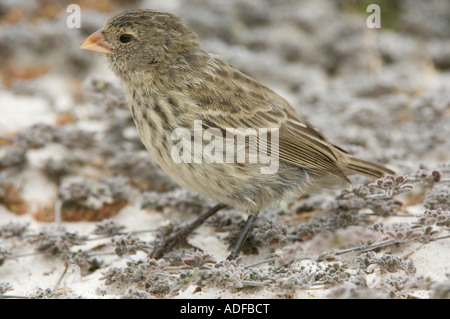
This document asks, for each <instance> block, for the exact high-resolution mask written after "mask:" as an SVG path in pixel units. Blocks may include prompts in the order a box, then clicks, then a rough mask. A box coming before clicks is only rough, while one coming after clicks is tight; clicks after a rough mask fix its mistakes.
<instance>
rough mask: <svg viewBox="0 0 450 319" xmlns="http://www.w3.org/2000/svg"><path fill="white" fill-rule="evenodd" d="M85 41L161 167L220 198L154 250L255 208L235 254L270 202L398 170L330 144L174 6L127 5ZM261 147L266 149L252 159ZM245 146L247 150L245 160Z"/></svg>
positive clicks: (178, 179) (157, 251)
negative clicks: (216, 51)
mask: <svg viewBox="0 0 450 319" xmlns="http://www.w3.org/2000/svg"><path fill="white" fill-rule="evenodd" d="M80 47H81V48H82V49H86V50H92V51H97V52H101V53H103V54H104V55H105V56H106V58H107V60H108V62H109V65H110V67H111V68H112V70H113V71H114V72H115V74H116V75H117V76H118V77H119V78H120V79H121V80H122V81H123V83H124V90H125V96H126V99H127V102H128V105H129V107H130V109H131V113H132V115H133V119H134V121H135V123H136V126H137V130H138V132H139V136H140V138H141V140H142V142H143V143H144V145H145V146H146V148H147V149H148V151H149V152H150V153H151V155H152V156H153V158H154V159H155V160H156V161H157V162H158V163H159V165H160V166H161V167H162V169H163V170H164V171H165V172H166V173H167V174H168V175H170V176H171V177H172V178H173V179H174V180H175V181H176V182H178V183H179V184H180V185H182V186H184V187H188V188H191V189H193V190H195V191H197V192H198V193H200V194H203V195H205V196H208V197H211V198H213V199H215V200H217V201H218V202H219V203H220V204H219V205H217V206H215V207H214V208H212V209H211V210H209V211H208V212H206V213H205V214H203V215H201V216H200V217H199V219H197V220H196V221H194V222H193V223H191V224H189V225H188V226H186V227H185V228H183V229H181V231H180V232H179V233H178V234H176V235H174V236H172V237H170V238H169V239H167V240H166V241H165V242H164V243H162V244H161V245H159V246H158V247H157V248H155V250H154V251H153V257H155V258H159V257H161V256H162V254H163V252H164V251H165V250H168V249H170V248H172V247H173V246H174V245H175V243H177V242H178V241H181V240H183V239H186V236H187V235H188V234H189V232H191V231H192V230H193V229H194V228H195V227H197V226H199V225H200V224H201V223H202V222H203V221H204V220H205V219H206V218H208V217H209V216H210V215H212V214H214V213H215V212H216V211H218V210H219V209H221V208H223V207H225V206H232V207H236V208H239V209H241V210H243V211H245V212H247V213H248V214H249V217H248V219H247V223H246V226H245V227H244V230H243V231H242V233H241V236H240V238H239V240H238V242H237V244H236V246H235V248H234V250H233V252H232V253H231V255H230V256H229V259H234V258H236V257H237V256H238V255H239V252H240V249H241V247H242V245H243V243H244V241H245V239H246V238H247V235H248V234H249V232H250V231H251V228H252V225H253V222H254V220H255V219H256V215H257V214H258V212H259V211H260V210H261V209H262V208H264V207H266V206H267V205H269V204H272V203H274V202H278V201H280V200H286V199H294V198H298V197H300V196H302V195H305V194H308V193H310V192H311V191H313V189H314V188H321V187H332V186H336V185H338V186H343V185H345V184H347V183H350V181H349V179H348V178H347V176H348V175H352V174H359V175H364V176H367V177H370V178H378V177H381V176H383V175H384V174H393V172H392V171H391V170H389V169H387V168H385V167H383V166H380V165H377V164H373V163H370V162H366V161H363V160H359V159H356V158H354V157H352V156H351V155H349V154H348V153H347V152H346V151H345V150H343V149H342V148H340V147H338V146H336V145H334V144H332V143H330V142H329V141H328V140H327V139H326V138H325V136H324V135H323V134H322V133H320V132H319V131H317V130H316V129H315V128H314V127H313V126H312V125H311V124H310V123H308V122H306V121H305V120H303V119H302V118H300V117H299V116H298V115H297V114H296V112H295V111H294V109H293V108H292V107H291V106H290V105H289V103H288V102H287V101H286V100H285V99H284V98H282V97H281V96H279V95H278V94H276V93H275V92H273V91H272V90H270V89H268V88H267V87H265V86H264V85H262V84H260V83H258V82H257V81H255V80H254V79H252V78H251V77H249V76H247V75H245V74H243V73H242V72H240V71H239V70H237V69H236V68H234V67H233V66H231V65H229V64H228V63H227V62H225V61H224V60H222V59H221V58H220V57H219V56H216V55H213V54H209V53H207V52H205V51H203V50H202V49H201V48H200V46H199V42H198V38H197V36H196V34H194V33H193V32H192V31H191V30H189V29H188V28H187V27H185V26H184V25H183V24H182V23H181V21H180V19H179V18H178V17H176V16H175V15H172V14H169V13H164V12H157V11H152V10H133V11H126V12H123V13H120V14H118V15H116V16H113V17H112V18H110V19H109V20H108V22H107V23H106V25H105V27H104V28H103V29H101V30H99V31H97V32H95V33H94V34H92V35H91V36H89V37H88V38H87V39H86V40H85V41H84V42H83V43H82V44H81V46H80ZM177 129H180V130H179V131H177ZM233 129H234V130H233ZM238 129H241V130H238ZM247 129H249V130H247ZM252 129H253V130H252ZM243 132H244V133H243ZM258 132H259V133H261V132H262V133H263V134H258ZM228 133H229V134H228ZM264 133H266V134H264ZM242 136H244V141H245V142H248V143H244V144H242V143H241V144H239V143H237V148H233V150H234V153H233V152H231V151H230V154H231V155H230V156H228V155H229V153H227V154H226V155H227V156H226V159H225V156H221V154H219V153H220V152H219V151H222V152H223V153H225V150H227V151H228V150H229V149H228V148H227V147H228V146H229V145H232V147H234V144H235V143H236V141H238V140H239V137H242ZM199 139H201V140H200V142H199ZM210 141H213V142H210ZM218 141H219V142H218ZM239 141H241V142H242V139H240V140H239ZM198 142H199V143H198ZM263 142H264V143H263ZM242 145H243V147H242ZM208 147H209V148H208ZM211 149H213V150H214V152H212V151H211ZM255 150H256V151H259V152H260V153H261V154H263V153H264V154H265V157H264V156H260V157H259V159H260V160H259V161H258V160H255V156H253V155H255V154H254V153H255ZM181 151H183V152H181ZM239 152H241V154H242V153H243V154H244V155H243V157H241V158H240V160H239V158H238V157H239V154H238V153H239ZM180 153H183V154H182V156H180ZM186 155H187V156H186ZM191 155H192V156H191ZM257 155H260V154H257ZM256 159H258V156H256ZM263 159H265V161H264V160H263ZM268 160H270V161H271V162H270V165H271V166H270V168H271V169H272V170H269V169H268V168H269V161H268ZM272 164H273V165H272ZM264 169H266V171H264Z"/></svg>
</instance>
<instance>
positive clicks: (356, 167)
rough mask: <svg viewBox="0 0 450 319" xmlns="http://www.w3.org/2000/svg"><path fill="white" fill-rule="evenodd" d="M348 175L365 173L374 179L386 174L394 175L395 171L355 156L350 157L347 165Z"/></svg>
mask: <svg viewBox="0 0 450 319" xmlns="http://www.w3.org/2000/svg"><path fill="white" fill-rule="evenodd" d="M345 173H346V175H354V174H357V175H363V176H366V177H369V178H372V179H376V178H380V177H383V176H384V175H394V174H395V172H394V171H393V170H390V169H389V168H386V167H384V166H382V165H378V164H375V163H372V162H368V161H364V160H361V159H359V158H355V157H351V156H349V157H348V162H347V165H346V167H345Z"/></svg>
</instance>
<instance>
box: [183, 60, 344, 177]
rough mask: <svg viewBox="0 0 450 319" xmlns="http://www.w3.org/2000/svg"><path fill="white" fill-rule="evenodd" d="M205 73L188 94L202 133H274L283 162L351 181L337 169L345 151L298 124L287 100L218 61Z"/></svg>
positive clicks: (308, 127)
mask: <svg viewBox="0 0 450 319" xmlns="http://www.w3.org/2000/svg"><path fill="white" fill-rule="evenodd" d="M206 74H207V76H206V80H204V81H201V82H198V83H196V84H195V85H192V86H191V90H190V97H191V98H192V99H194V101H195V103H196V104H197V105H198V108H197V109H198V116H199V117H200V119H201V120H202V123H203V126H204V127H205V128H206V127H208V128H218V129H220V130H221V131H222V132H225V131H226V130H227V129H229V128H235V129H244V130H245V129H248V128H254V129H259V128H267V129H271V128H272V129H278V133H279V148H278V150H279V159H280V160H281V161H284V162H287V163H290V164H292V165H296V166H299V167H302V168H306V169H308V170H310V171H312V172H316V173H318V174H319V175H326V174H331V175H334V176H337V177H339V178H341V179H343V180H345V181H347V182H348V181H349V180H348V179H347V177H346V176H345V174H344V173H343V172H342V170H341V169H340V168H339V166H338V164H339V159H340V158H341V157H342V155H343V154H342V152H343V150H341V149H339V148H337V147H335V146H334V145H333V144H331V143H330V142H328V140H327V139H326V138H325V136H324V135H322V134H321V133H320V132H318V131H317V130H316V129H315V128H314V127H313V126H312V125H311V124H309V123H308V122H306V121H305V120H302V119H300V118H299V117H298V116H297V114H296V112H295V110H294V109H293V108H292V107H291V106H290V105H289V103H288V102H287V101H286V100H285V99H283V98H282V97H280V96H279V95H278V94H276V93H275V92H273V91H272V90H270V89H268V88H267V87H265V86H263V85H261V84H259V83H258V82H256V81H255V80H253V79H252V78H250V77H248V76H247V75H245V74H243V73H241V72H240V71H239V70H237V69H235V68H234V67H232V66H230V65H228V64H226V62H223V61H222V60H220V59H217V58H215V59H214V61H213V63H210V66H209V69H208V70H207V71H206ZM269 142H270V141H269ZM344 152H345V151H344Z"/></svg>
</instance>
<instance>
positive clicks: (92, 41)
mask: <svg viewBox="0 0 450 319" xmlns="http://www.w3.org/2000/svg"><path fill="white" fill-rule="evenodd" d="M80 49H84V50H90V51H95V52H100V53H107V54H111V53H112V48H111V45H110V44H109V42H108V41H106V39H105V37H104V36H103V29H100V30H98V31H97V32H94V33H93V34H91V35H90V36H89V37H88V38H87V39H86V40H84V42H83V43H81V45H80Z"/></svg>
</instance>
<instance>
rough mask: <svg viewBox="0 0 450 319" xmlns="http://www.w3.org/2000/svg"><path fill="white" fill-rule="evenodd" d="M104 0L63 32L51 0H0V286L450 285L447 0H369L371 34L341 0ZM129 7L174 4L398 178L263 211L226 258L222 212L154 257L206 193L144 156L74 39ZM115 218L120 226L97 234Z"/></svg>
mask: <svg viewBox="0 0 450 319" xmlns="http://www.w3.org/2000/svg"><path fill="white" fill-rule="evenodd" d="M75 2H76V1H75ZM103 3H104V6H101V5H95V4H88V3H87V2H86V1H79V4H80V7H81V9H82V18H83V20H82V21H83V22H82V28H81V29H75V30H74V29H68V28H67V27H66V26H65V22H66V17H67V13H65V8H66V6H67V4H65V3H64V2H63V1H62V2H59V3H56V4H55V3H52V2H49V3H47V4H46V5H42V4H41V3H40V2H39V1H35V2H33V1H31V2H27V1H19V2H17V3H15V4H11V3H10V2H9V1H0V8H4V10H2V12H4V13H2V16H0V59H1V61H5V62H2V63H1V68H0V75H2V79H3V84H2V85H1V86H0V112H1V113H0V114H1V116H0V296H5V297H7V296H21V297H29V298H188V299H193V298H448V297H449V296H450V278H449V274H450V269H449V267H450V266H449V265H450V240H449V239H448V238H447V237H448V235H449V233H448V229H449V221H450V213H449V209H450V182H449V181H450V162H449V161H450V151H449V150H450V139H449V136H450V127H449V125H448V123H449V122H450V84H449V83H450V73H449V67H450V55H449V54H448V52H450V42H449V39H448V34H449V32H450V25H449V23H448V21H450V18H449V17H450V5H449V4H448V3H446V2H445V1H431V2H430V5H429V6H426V7H422V4H421V5H419V4H415V6H414V8H413V7H412V5H413V4H412V3H413V2H412V1H405V2H404V3H403V4H402V5H399V6H395V5H393V6H389V7H387V6H385V7H382V10H383V11H382V12H383V16H382V18H383V20H382V21H383V25H382V28H381V29H378V30H372V29H368V28H367V26H366V25H365V23H366V17H367V13H366V12H365V8H362V7H360V6H359V5H356V4H355V3H354V2H352V1H340V2H336V3H334V2H328V1H287V2H286V3H284V4H283V5H275V4H271V1H264V4H259V5H257V4H256V3H254V2H252V1H238V0H233V1H227V2H215V1H212V0H211V1H194V0H192V1H183V2H181V1H169V2H168V1H150V0H149V1H142V2H141V1H129V2H128V3H127V4H121V5H118V4H117V3H116V2H115V1H104V2H103ZM130 7H131V8H138V7H147V8H156V9H159V10H167V11H171V12H173V13H176V14H178V15H180V16H182V17H183V19H184V21H185V22H186V23H187V24H188V25H189V26H190V27H191V28H193V29H194V30H195V31H196V32H197V33H198V34H199V38H200V39H201V43H202V46H203V47H204V49H205V50H206V51H209V52H214V53H216V54H220V55H222V56H223V57H224V58H225V59H226V60H228V61H229V62H231V63H232V64H233V65H235V66H236V67H238V68H240V69H242V70H243V71H244V72H246V73H248V74H250V75H252V76H253V77H254V78H256V79H257V80H259V81H261V82H262V83H264V84H266V85H267V86H269V87H271V88H273V89H274V90H275V91H276V92H277V93H279V94H281V95H282V96H284V97H285V98H286V99H287V100H288V101H290V102H291V103H292V105H293V106H294V107H295V108H296V110H297V111H298V113H299V114H301V115H302V116H305V117H306V118H307V119H308V120H309V121H310V122H312V123H313V124H314V125H316V126H317V127H318V128H319V129H321V130H322V131H324V132H325V134H326V135H327V136H328V137H329V138H330V139H331V140H333V141H336V142H337V144H339V145H342V146H343V147H344V148H346V149H347V150H349V151H350V152H352V153H354V154H356V155H358V156H359V157H362V158H366V159H368V160H373V161H376V162H380V163H382V164H385V165H388V166H389V167H391V168H393V169H395V170H396V171H397V172H398V174H399V176H400V177H398V178H400V179H395V178H394V179H393V181H394V182H392V183H390V184H389V185H388V184H383V182H386V180H383V181H380V184H379V185H378V186H373V187H371V188H369V187H367V184H368V183H370V181H367V180H364V179H362V178H355V179H354V187H353V190H351V191H349V190H347V191H345V190H342V191H341V190H336V191H324V193H322V194H315V195H311V196H309V197H308V198H303V199H299V200H296V201H292V202H289V203H281V204H280V205H278V206H276V207H272V208H268V209H266V210H265V211H263V212H261V215H260V224H258V226H257V227H256V229H255V230H254V236H253V237H252V238H251V241H250V244H249V246H248V247H247V251H244V253H247V254H244V256H243V258H242V260H239V261H238V262H235V263H229V262H226V261H225V259H226V257H227V255H228V254H229V246H230V245H232V242H233V238H234V237H233V236H236V234H235V233H236V231H237V230H238V229H240V227H242V223H243V221H244V218H245V216H244V215H243V214H242V213H241V212H238V211H235V210H232V209H231V210H228V211H225V212H223V213H220V214H219V215H218V217H217V218H215V219H212V220H211V221H210V222H209V223H207V224H206V225H203V226H202V227H200V228H199V229H198V230H197V231H196V233H195V234H194V235H192V236H191V237H190V238H189V244H190V246H186V247H183V248H180V249H178V250H176V251H175V252H173V253H171V254H169V255H166V256H164V259H163V261H161V260H160V261H155V260H151V259H149V258H148V252H149V251H151V247H152V245H153V241H154V240H155V239H156V240H157V241H158V240H160V238H161V237H164V236H167V235H168V234H170V233H171V231H172V230H173V228H176V227H177V226H179V225H180V224H182V223H185V222H189V221H191V220H193V219H194V218H195V216H196V215H198V214H199V213H200V212H201V211H203V210H204V209H206V208H207V207H210V206H211V205H213V204H214V203H213V202H211V201H209V200H207V199H204V198H201V197H199V196H197V195H196V194H194V193H191V192H188V191H185V190H182V189H180V188H178V187H177V186H176V185H175V184H173V182H171V181H170V179H169V178H168V177H166V176H165V174H164V173H163V172H162V171H161V170H160V169H159V168H158V167H157V165H156V164H155V163H154V161H153V160H152V159H151V158H150V156H149V155H148V154H147V152H146V151H145V149H144V148H143V146H142V145H141V144H140V141H139V138H138V136H137V134H136V130H135V128H134V124H133V122H132V120H131V115H130V114H129V111H128V109H127V106H126V105H125V103H124V100H123V94H122V91H121V86H120V83H119V82H118V80H117V79H116V77H115V76H114V74H112V73H111V72H110V71H109V70H108V69H107V67H106V63H105V61H104V60H103V59H102V58H101V57H100V56H99V55H96V54H94V53H89V52H82V51H81V50H79V49H78V48H77V46H78V44H79V43H80V42H81V40H82V39H83V38H85V37H86V36H87V35H88V34H90V33H91V32H93V31H95V30H96V29H98V28H100V27H101V26H102V24H103V23H104V22H105V21H106V19H107V18H108V17H109V16H110V15H112V14H113V13H114V12H118V11H121V10H123V9H125V8H130ZM417 12H421V15H417ZM325 21H326V23H325ZM30 30H33V31H31V32H28V31H30ZM418 30H419V31H418ZM108 178H109V179H108ZM388 182H389V181H388ZM363 184H365V185H366V186H363ZM405 185H406V186H405ZM403 186H405V187H403ZM406 188H408V189H407V190H410V191H408V192H407V191H406V190H405V189H406ZM411 189H412V190H411ZM397 193H398V194H397ZM55 214H56V216H59V215H58V214H60V217H55ZM58 219H62V221H58ZM100 220H103V222H104V223H103V224H101V222H100V224H98V223H99V221H100ZM107 223H109V224H107ZM99 225H100V226H99ZM102 225H103V226H102ZM108 225H109V226H108ZM111 225H115V226H118V225H122V226H124V227H125V228H123V229H122V228H121V229H120V230H118V231H115V232H114V231H113V230H110V229H109V232H108V229H107V230H106V231H104V232H103V233H97V234H95V233H93V232H94V230H96V229H98V228H99V227H103V228H108V227H111ZM138 231H144V232H138ZM133 232H136V233H133ZM82 236H86V237H85V238H83V237H82ZM127 236H128V237H127ZM193 247H194V248H193ZM195 247H196V248H201V249H202V252H200V251H199V250H198V249H196V248H195ZM348 249H350V250H352V249H353V251H347V250H348ZM248 253H252V254H248ZM261 261H262V262H261ZM264 261H265V262H264ZM259 262H261V263H260V264H257V263H259ZM247 266H249V267H247Z"/></svg>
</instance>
